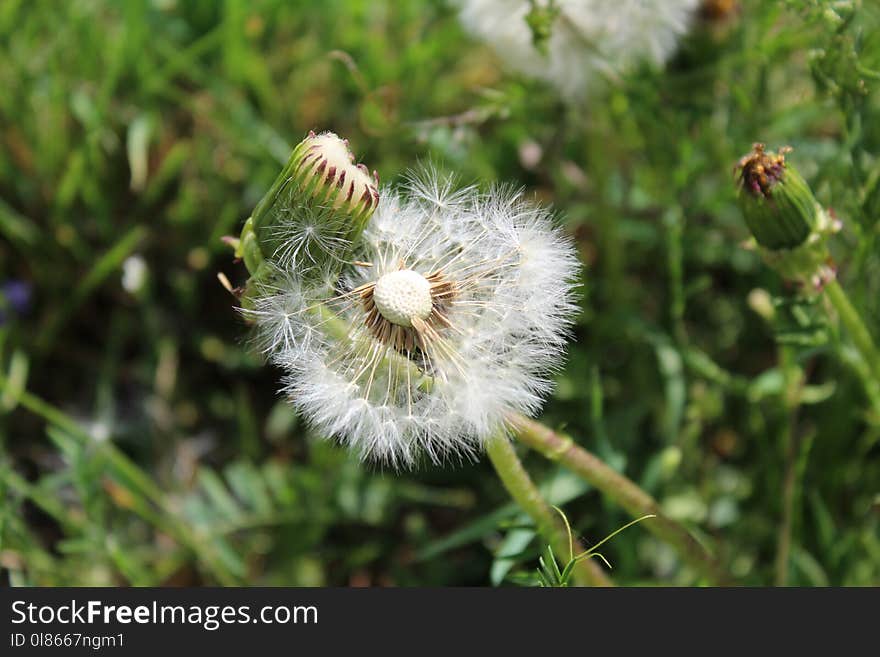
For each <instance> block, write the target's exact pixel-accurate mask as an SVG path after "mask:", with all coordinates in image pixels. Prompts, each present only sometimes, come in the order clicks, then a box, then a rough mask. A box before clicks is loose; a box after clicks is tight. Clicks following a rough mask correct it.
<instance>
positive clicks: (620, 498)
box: [510, 414, 731, 585]
mask: <svg viewBox="0 0 880 657" xmlns="http://www.w3.org/2000/svg"><path fill="white" fill-rule="evenodd" d="M510 423H511V425H512V427H513V430H514V432H515V433H516V436H517V437H518V438H519V440H520V441H521V442H522V443H524V444H525V445H528V446H529V447H531V448H532V449H534V450H536V451H538V452H540V453H541V454H543V455H544V456H546V457H547V458H549V459H552V460H554V461H559V462H560V463H562V464H563V465H565V466H566V467H568V468H569V469H571V470H572V472H574V473H575V474H577V475H578V476H580V477H582V478H583V479H585V480H586V481H588V482H590V483H591V484H592V485H593V486H595V487H596V488H597V489H598V490H599V491H600V492H601V493H603V494H604V495H606V496H607V497H608V498H610V499H611V500H612V501H614V502H615V503H617V504H619V505H620V506H622V507H623V508H624V509H626V511H627V512H629V513H630V514H631V515H632V516H633V517H640V516H644V515H648V514H652V515H655V516H656V518H655V519H654V520H652V521H651V522H649V523H647V524H646V525H645V527H646V529H648V530H650V531H651V532H653V533H654V534H656V535H657V536H658V537H659V538H661V539H662V540H663V541H665V542H667V543H669V544H670V545H671V546H673V547H674V548H675V549H676V550H678V552H679V554H680V555H681V557H682V558H683V559H684V560H685V561H686V562H687V563H688V564H690V565H691V566H693V567H694V568H697V569H698V570H699V571H700V572H702V573H703V574H704V575H705V576H706V577H707V578H708V579H709V580H710V581H711V582H712V583H714V584H718V585H728V584H730V583H731V578H730V576H729V575H728V574H727V573H726V572H724V570H723V569H722V568H721V566H720V564H719V563H718V562H717V560H716V559H715V558H714V557H713V556H712V555H711V554H709V552H708V551H707V550H706V548H704V547H703V546H702V545H701V544H700V543H699V542H697V540H696V539H695V538H694V537H693V536H692V535H691V533H690V532H689V531H688V530H687V529H686V528H685V527H684V526H682V525H681V524H680V523H678V522H676V521H675V520H673V519H672V518H670V517H669V516H667V515H666V514H664V513H663V512H662V511H661V510H660V507H659V505H658V504H657V502H656V501H655V500H654V499H653V498H652V497H651V496H650V495H648V494H647V493H646V492H645V491H643V490H642V489H641V488H639V486H637V485H636V484H635V483H633V482H632V481H631V480H629V479H627V478H626V477H625V476H623V475H622V474H620V473H619V472H616V471H615V470H613V469H612V468H610V467H609V466H608V465H606V464H605V463H603V462H602V461H600V460H599V459H598V458H596V457H595V456H594V455H593V454H591V453H590V452H588V451H586V450H585V449H583V448H581V447H579V446H577V445H576V444H575V443H574V442H573V441H572V440H571V438H569V437H568V436H564V435H562V434H558V433H556V432H555V431H553V430H552V429H549V428H547V427H546V426H544V425H543V424H540V423H539V422H535V421H534V420H530V419H529V418H526V417H524V416H522V415H518V414H517V415H513V416H511V417H510Z"/></svg>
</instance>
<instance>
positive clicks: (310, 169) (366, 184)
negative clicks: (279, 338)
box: [241, 132, 379, 276]
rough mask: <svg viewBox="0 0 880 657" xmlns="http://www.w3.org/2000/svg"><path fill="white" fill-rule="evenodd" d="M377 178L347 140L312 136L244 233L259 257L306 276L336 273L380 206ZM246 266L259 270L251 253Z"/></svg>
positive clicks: (300, 146)
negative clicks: (253, 242)
mask: <svg viewBox="0 0 880 657" xmlns="http://www.w3.org/2000/svg"><path fill="white" fill-rule="evenodd" d="M377 187H378V176H377V175H376V173H375V172H373V174H372V175H371V174H370V173H369V171H368V170H367V168H366V167H365V166H364V165H363V164H356V163H355V161H354V155H353V154H352V153H351V151H350V150H349V148H348V141H347V140H344V139H340V138H339V137H338V136H337V135H335V134H333V133H332V132H324V133H321V134H315V133H314V132H310V133H309V135H308V137H306V138H305V139H304V140H303V141H301V142H300V143H299V144H298V145H297V146H296V148H294V150H293V153H292V154H291V156H290V160H289V161H288V163H287V166H285V167H284V170H283V171H282V172H281V174H280V175H279V176H278V178H276V180H275V183H274V184H273V185H272V188H271V189H270V190H269V192H268V193H267V194H266V196H265V197H263V199H262V200H261V201H260V203H259V204H258V205H257V207H256V209H255V210H254V213H253V215H252V217H251V218H250V219H249V220H248V223H247V224H246V225H245V231H244V232H243V233H242V239H241V244H242V248H244V246H245V245H246V241H247V240H248V239H250V240H254V239H255V241H256V244H257V245H258V247H259V249H258V256H260V257H261V258H262V259H263V260H268V261H269V262H270V264H271V265H273V266H276V267H281V268H283V269H286V270H293V271H298V272H299V273H300V274H302V275H304V276H308V275H311V274H309V272H314V273H315V275H322V276H326V275H328V274H332V272H333V271H338V269H340V268H341V266H342V263H344V262H345V260H346V258H347V257H348V255H349V254H350V253H351V251H352V249H353V248H354V245H355V243H356V242H357V240H358V239H359V238H360V235H361V233H362V232H363V229H364V226H366V223H367V221H368V220H369V218H370V216H371V215H372V214H373V211H374V210H375V209H376V206H377V205H378V203H379V192H378V188H377ZM245 260H246V264H247V266H248V269H249V271H250V272H251V274H252V275H253V274H255V269H254V268H252V264H256V265H257V266H259V262H256V261H257V260H259V258H258V257H255V254H254V252H253V250H251V252H250V258H249V259H248V258H246V259H245Z"/></svg>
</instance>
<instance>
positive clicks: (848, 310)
mask: <svg viewBox="0 0 880 657" xmlns="http://www.w3.org/2000/svg"><path fill="white" fill-rule="evenodd" d="M825 296H826V297H828V300H829V301H830V302H831V304H832V305H833V306H834V307H835V309H836V310H837V314H838V315H839V316H840V321H841V322H843V325H844V326H845V327H846V330H847V331H849V334H850V337H852V341H853V343H854V344H855V346H856V349H858V350H859V353H860V354H861V355H862V358H864V359H865V362H866V363H867V365H868V368H869V369H870V371H871V376H872V377H873V378H874V380H876V381H880V351H878V350H877V347H876V345H875V344H874V340H873V338H872V337H871V332H870V331H868V327H867V326H865V323H864V322H863V321H862V318H861V316H860V315H859V312H858V311H857V310H856V309H855V307H854V306H853V305H852V303H851V302H850V300H849V297H847V296H846V292H844V291H843V288H842V287H841V286H840V283H838V282H837V281H836V280H835V281H831V282H830V283H828V284H827V285H826V286H825Z"/></svg>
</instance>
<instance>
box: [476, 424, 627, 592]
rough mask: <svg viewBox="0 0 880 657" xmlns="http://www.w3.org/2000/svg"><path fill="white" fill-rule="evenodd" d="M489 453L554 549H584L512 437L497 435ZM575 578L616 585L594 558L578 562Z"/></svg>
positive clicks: (564, 553)
mask: <svg viewBox="0 0 880 657" xmlns="http://www.w3.org/2000/svg"><path fill="white" fill-rule="evenodd" d="M486 453H487V454H488V455H489V460H490V461H491V462H492V465H493V466H494V467H495V471H496V472H497V473H498V477H499V478H500V479H501V483H503V484H504V487H505V488H506V489H507V492H508V493H510V496H511V497H512V498H513V499H514V501H515V502H516V503H517V504H519V505H520V507H522V509H523V511H525V512H526V513H527V514H528V515H529V517H530V518H531V519H532V520H533V521H534V523H535V525H536V527H537V528H538V533H539V534H540V535H541V536H542V537H543V538H544V539H545V540H546V541H548V542H549V543H550V546H551V547H552V548H553V551H554V552H555V553H556V554H557V555H561V556H563V558H568V556H569V554H570V553H571V552H572V551H573V552H574V554H580V553H582V552H584V548H583V547H582V546H580V545H579V544H578V543H577V542H574V544H573V545H572V543H571V542H570V536H569V534H568V532H567V531H566V529H565V526H564V525H563V524H562V522H561V520H560V518H559V516H558V515H557V513H556V512H555V511H554V510H553V508H552V507H551V506H550V505H549V504H547V502H546V501H545V500H544V498H543V497H541V492H540V491H539V490H538V488H537V486H535V484H534V482H533V481H532V480H531V478H530V477H529V473H528V472H526V470H525V468H524V467H523V464H522V462H521V461H520V460H519V457H518V456H517V455H516V450H514V448H513V445H511V444H510V441H509V440H507V438H506V437H504V436H498V437H495V438H493V439H492V440H490V441H489V442H488V444H487V445H486ZM574 579H575V581H576V582H577V583H578V584H580V585H582V586H613V583H612V582H611V580H610V579H609V578H608V576H607V575H606V574H605V573H603V572H602V570H601V568H600V567H599V565H598V564H597V563H596V562H595V561H593V560H591V559H585V560H581V561H579V562H578V564H577V565H576V566H575V569H574Z"/></svg>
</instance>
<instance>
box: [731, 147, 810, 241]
mask: <svg viewBox="0 0 880 657" xmlns="http://www.w3.org/2000/svg"><path fill="white" fill-rule="evenodd" d="M790 151H791V149H790V148H788V147H784V148H780V149H779V151H778V152H777V153H776V154H775V155H772V154H769V153H766V152H765V151H764V144H755V145H754V147H753V150H752V152H751V153H749V154H748V155H746V156H745V157H743V158H742V159H741V160H740V161H739V164H738V165H737V168H738V169H739V184H740V192H739V198H740V205H741V206H742V212H743V216H744V217H745V220H746V224H748V226H749V230H751V231H752V235H754V236H755V240H756V241H757V242H758V244H760V245H761V246H763V247H764V248H767V249H770V250H774V251H775V250H778V249H792V248H794V247H796V246H800V245H801V244H803V243H804V242H806V241H807V238H808V237H809V236H810V233H811V232H813V230H815V228H816V226H817V221H818V218H817V217H818V213H819V212H820V211H821V209H820V208H819V204H818V203H816V199H815V198H813V193H812V192H811V191H810V188H809V187H808V186H807V183H806V181H804V179H803V178H802V177H801V175H800V174H799V173H798V172H797V170H796V169H795V168H794V167H793V166H791V165H789V164H787V163H786V162H785V154H786V153H788V152H790Z"/></svg>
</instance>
